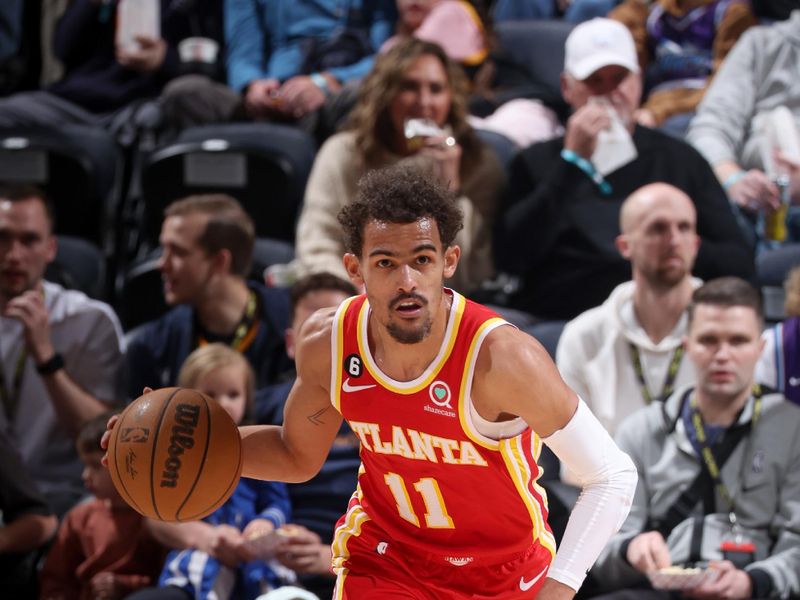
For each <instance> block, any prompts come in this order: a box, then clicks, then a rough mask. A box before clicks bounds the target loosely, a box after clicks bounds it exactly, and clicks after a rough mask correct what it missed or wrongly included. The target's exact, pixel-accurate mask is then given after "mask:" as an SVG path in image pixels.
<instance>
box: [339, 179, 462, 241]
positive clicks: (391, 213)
mask: <svg viewBox="0 0 800 600" xmlns="http://www.w3.org/2000/svg"><path fill="white" fill-rule="evenodd" d="M423 218H430V219H433V220H435V221H436V226H437V227H438V229H439V237H440V238H441V240H442V248H447V247H448V246H450V245H452V243H453V240H454V239H455V237H456V234H457V233H458V232H459V230H460V229H461V227H462V226H463V223H462V221H463V215H462V213H461V209H460V208H459V207H458V204H457V203H456V198H455V195H454V194H452V193H451V192H449V191H448V190H447V189H446V188H444V187H443V186H442V185H440V184H439V183H438V182H436V181H435V180H434V178H433V177H430V176H429V175H427V174H426V173H424V172H423V171H422V170H420V169H419V168H414V167H412V166H408V165H393V166H391V167H386V168H385V169H375V170H373V171H370V172H368V173H367V174H366V175H364V177H362V178H361V180H360V181H359V183H358V195H357V196H356V198H355V200H353V201H352V202H351V203H349V204H347V205H345V206H344V207H343V208H342V210H341V211H339V215H338V219H339V223H340V224H341V226H342V229H343V231H344V243H345V248H346V249H347V251H348V252H351V253H353V254H355V255H356V256H361V251H362V249H363V245H364V228H365V227H366V225H367V223H368V222H370V221H378V222H383V223H401V224H405V223H414V222H416V221H419V220H420V219H423Z"/></svg>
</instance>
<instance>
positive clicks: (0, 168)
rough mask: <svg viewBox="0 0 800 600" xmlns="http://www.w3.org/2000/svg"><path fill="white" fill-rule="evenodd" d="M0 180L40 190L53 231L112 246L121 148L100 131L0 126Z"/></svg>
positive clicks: (120, 175)
mask: <svg viewBox="0 0 800 600" xmlns="http://www.w3.org/2000/svg"><path fill="white" fill-rule="evenodd" d="M0 181H5V182H9V183H25V184H33V185H36V186H38V187H40V188H42V189H44V190H45V192H46V193H47V195H48V196H49V197H50V199H51V200H52V201H53V205H54V209H55V221H56V222H55V231H56V233H58V234H65V235H71V236H77V237H82V238H86V239H88V240H90V241H92V242H94V243H95V244H96V245H97V246H99V247H100V248H103V249H104V251H105V250H107V249H109V248H111V247H112V244H113V235H112V234H111V233H110V232H112V231H113V230H114V228H113V227H112V224H113V223H114V217H115V215H116V209H117V206H118V202H119V196H120V193H119V190H120V188H121V182H122V153H121V151H120V149H119V147H118V146H117V144H116V142H115V141H114V139H113V138H112V137H111V135H109V134H108V133H107V132H106V131H105V130H103V129H100V128H95V127H88V126H84V125H65V126H63V127H59V128H57V129H55V128H53V129H46V130H45V129H28V128H26V129H16V128H14V129H9V128H2V129H0Z"/></svg>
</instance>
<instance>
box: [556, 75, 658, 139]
mask: <svg viewBox="0 0 800 600" xmlns="http://www.w3.org/2000/svg"><path fill="white" fill-rule="evenodd" d="M561 91H562V93H563V95H564V99H565V100H566V101H567V103H568V104H569V105H570V106H571V107H572V110H578V109H579V108H581V107H582V106H583V105H585V104H586V103H587V102H589V98H591V97H593V96H602V97H605V98H607V99H608V100H609V101H610V102H611V104H612V105H613V106H614V108H615V109H616V110H617V114H619V116H620V118H621V119H622V122H623V123H625V124H626V125H628V126H630V125H632V123H633V113H634V112H635V111H636V109H638V108H639V104H640V102H641V100H642V77H641V75H639V74H638V73H634V72H633V71H629V70H628V69H626V68H625V67H621V66H619V65H607V66H605V67H601V68H600V69H597V71H595V72H594V73H592V74H591V75H589V76H588V77H587V78H586V79H584V80H583V81H581V80H578V79H575V78H574V77H570V76H568V75H564V76H563V77H562V80H561Z"/></svg>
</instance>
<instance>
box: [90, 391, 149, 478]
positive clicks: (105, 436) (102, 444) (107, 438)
mask: <svg viewBox="0 0 800 600" xmlns="http://www.w3.org/2000/svg"><path fill="white" fill-rule="evenodd" d="M152 391H153V388H151V387H146V388H144V390H143V391H142V395H144V394H149V393H150V392H152ZM117 421H119V415H113V416H112V417H111V418H110V419H109V420H108V423H106V431H105V433H104V434H103V437H102V438H100V448H102V449H103V450H104V451H105V452H104V453H103V458H101V459H100V463H101V464H102V465H103V466H104V467H106V468H108V442H109V441H110V440H111V430H113V429H114V426H115V425H116V424H117Z"/></svg>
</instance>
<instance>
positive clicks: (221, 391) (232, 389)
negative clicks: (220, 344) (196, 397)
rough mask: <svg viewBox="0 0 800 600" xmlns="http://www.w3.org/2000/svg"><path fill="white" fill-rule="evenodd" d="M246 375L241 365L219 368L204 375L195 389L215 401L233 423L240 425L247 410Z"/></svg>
mask: <svg viewBox="0 0 800 600" xmlns="http://www.w3.org/2000/svg"><path fill="white" fill-rule="evenodd" d="M246 381H247V378H246V374H245V369H244V366H242V365H228V366H225V367H219V368H218V369H214V370H213V371H210V372H209V373H208V374H206V375H205V376H204V377H203V378H202V379H201V380H200V381H199V382H198V383H197V385H196V388H197V389H198V390H200V391H201V392H203V393H204V394H206V395H207V396H210V397H211V398H213V399H214V400H216V401H217V402H218V403H219V405H220V406H221V407H222V408H223V409H225V412H227V413H228V414H229V415H230V417H231V419H233V422H234V423H237V424H238V423H241V422H242V419H243V418H244V413H245V409H246V408H247V389H246V385H247V384H246Z"/></svg>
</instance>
